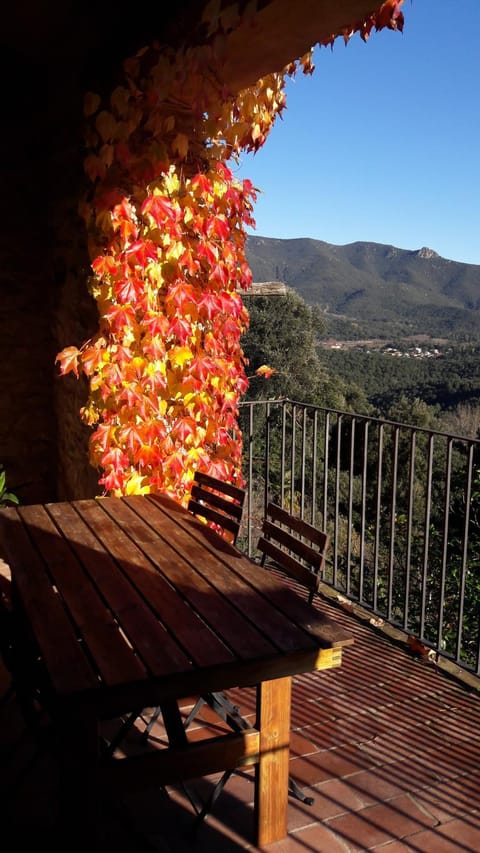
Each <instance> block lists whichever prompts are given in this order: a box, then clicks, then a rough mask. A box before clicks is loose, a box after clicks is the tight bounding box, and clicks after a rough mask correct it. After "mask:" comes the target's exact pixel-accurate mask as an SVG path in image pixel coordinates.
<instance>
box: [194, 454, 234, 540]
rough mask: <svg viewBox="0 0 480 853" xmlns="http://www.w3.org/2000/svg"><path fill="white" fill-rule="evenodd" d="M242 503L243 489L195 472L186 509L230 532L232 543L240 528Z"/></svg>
mask: <svg viewBox="0 0 480 853" xmlns="http://www.w3.org/2000/svg"><path fill="white" fill-rule="evenodd" d="M244 503H245V490H244V489H242V488H240V487H239V486H235V485H233V484H232V483H224V482H223V480H218V479H217V478H216V477H211V476H210V475H209V474H203V473H201V472H199V471H197V472H196V473H195V477H194V481H193V485H192V490H191V493H190V500H189V503H188V509H189V510H190V512H192V513H193V514H194V515H196V516H197V517H199V518H205V519H206V520H207V521H210V522H212V523H213V524H215V525H216V526H217V527H220V528H221V530H222V531H223V532H224V533H228V534H230V535H229V538H230V541H232V542H234V543H235V542H236V539H237V536H238V532H239V530H240V524H241V521H242V513H243V505H244Z"/></svg>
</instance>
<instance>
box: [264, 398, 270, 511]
mask: <svg viewBox="0 0 480 853" xmlns="http://www.w3.org/2000/svg"><path fill="white" fill-rule="evenodd" d="M270 415H271V408H270V403H267V406H266V409H265V469H264V478H265V491H264V506H263V513H264V515H266V514H267V504H268V501H269V500H270Z"/></svg>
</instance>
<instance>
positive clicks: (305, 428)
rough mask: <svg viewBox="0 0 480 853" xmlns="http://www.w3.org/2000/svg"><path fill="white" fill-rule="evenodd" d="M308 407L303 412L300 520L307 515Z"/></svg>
mask: <svg viewBox="0 0 480 853" xmlns="http://www.w3.org/2000/svg"><path fill="white" fill-rule="evenodd" d="M306 433H307V407H306V406H304V407H303V411H302V467H301V483H302V485H301V489H300V518H303V517H304V515H305V469H306V441H307V435H306Z"/></svg>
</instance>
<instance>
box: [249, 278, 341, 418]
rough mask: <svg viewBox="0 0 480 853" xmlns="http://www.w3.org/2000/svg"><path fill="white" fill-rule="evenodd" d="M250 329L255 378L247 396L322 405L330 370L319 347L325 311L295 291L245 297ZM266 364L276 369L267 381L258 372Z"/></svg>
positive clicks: (251, 381) (253, 375) (251, 376)
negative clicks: (320, 355)
mask: <svg viewBox="0 0 480 853" xmlns="http://www.w3.org/2000/svg"><path fill="white" fill-rule="evenodd" d="M243 301H244V304H245V307H246V308H247V310H248V313H249V316H250V327H249V329H248V331H247V332H246V334H245V335H243V337H242V348H243V352H244V354H245V357H246V358H247V360H248V367H247V375H248V376H249V377H250V386H249V388H248V391H247V394H246V399H247V400H259V399H276V398H280V397H290V398H291V399H294V400H299V401H301V402H305V403H317V404H319V405H322V404H323V403H324V398H325V389H326V386H327V384H328V374H327V371H326V369H325V367H324V366H323V365H322V363H321V361H320V359H319V357H318V354H317V349H316V340H317V338H318V336H319V335H321V334H323V331H324V325H323V320H322V319H321V317H320V313H319V312H318V311H317V310H316V309H314V308H313V307H312V306H310V305H307V304H306V303H305V301H304V300H303V299H302V297H301V296H299V295H298V294H297V293H295V292H294V291H288V292H287V294H286V295H282V296H250V297H249V296H244V297H243ZM263 364H268V365H269V367H272V368H273V369H274V373H273V375H272V376H271V377H270V378H268V379H266V378H265V377H263V376H256V375H255V372H256V370H258V368H259V367H261V366H262V365H263Z"/></svg>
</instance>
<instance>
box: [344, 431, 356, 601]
mask: <svg viewBox="0 0 480 853" xmlns="http://www.w3.org/2000/svg"><path fill="white" fill-rule="evenodd" d="M354 458H355V418H352V419H351V421H350V467H349V471H348V510H347V559H346V572H347V583H346V593H347V595H350V592H351V589H350V584H351V574H352V529H353V524H352V515H353V463H354Z"/></svg>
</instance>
